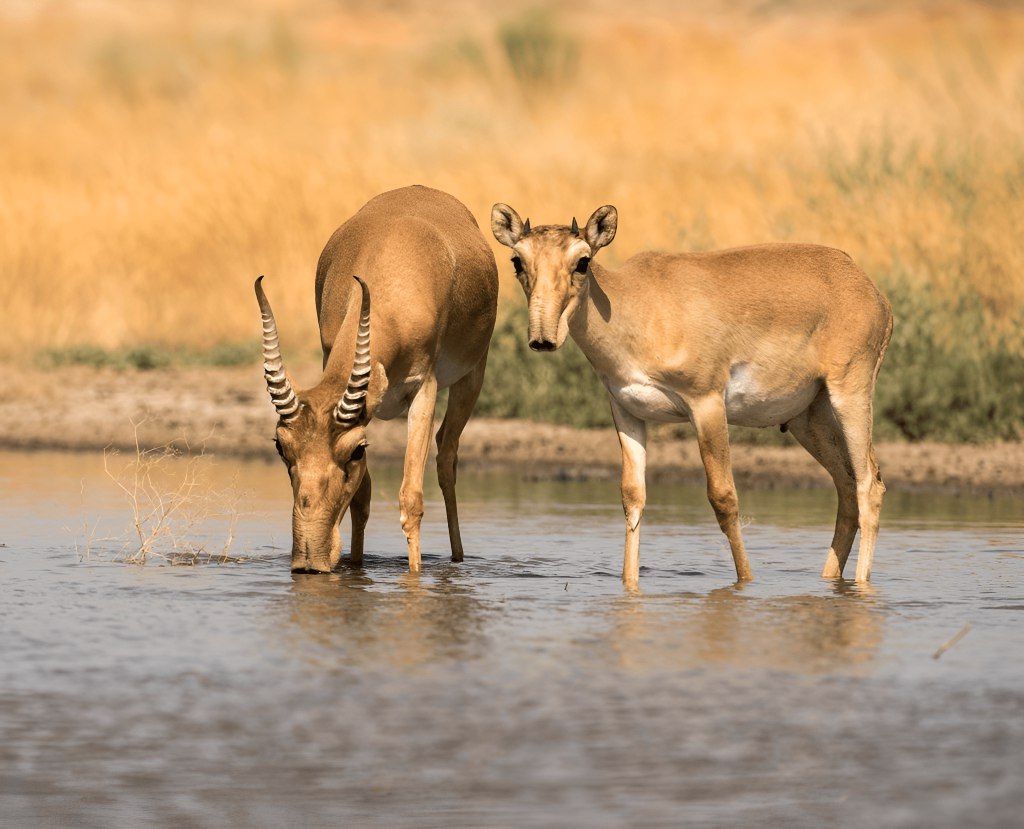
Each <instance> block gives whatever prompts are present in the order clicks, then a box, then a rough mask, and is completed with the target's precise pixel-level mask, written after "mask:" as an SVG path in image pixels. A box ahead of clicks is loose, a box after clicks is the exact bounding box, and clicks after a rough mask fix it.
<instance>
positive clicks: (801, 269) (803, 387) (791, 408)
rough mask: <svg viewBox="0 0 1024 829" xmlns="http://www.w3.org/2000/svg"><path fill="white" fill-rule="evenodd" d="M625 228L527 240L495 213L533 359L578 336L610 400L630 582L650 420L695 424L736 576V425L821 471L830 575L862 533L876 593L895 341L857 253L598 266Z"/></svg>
mask: <svg viewBox="0 0 1024 829" xmlns="http://www.w3.org/2000/svg"><path fill="white" fill-rule="evenodd" d="M617 226H618V213H617V211H616V209H615V208H614V207H612V206H611V205H606V206H604V207H601V208H598V209H597V210H596V211H594V214H593V215H592V216H591V217H590V219H589V221H588V222H587V224H586V227H585V228H584V230H583V231H582V232H580V230H579V228H578V226H577V224H576V220H575V219H573V221H572V226H571V227H570V226H565V225H547V226H544V227H536V228H533V229H531V228H530V220H529V219H527V220H526V222H525V224H524V223H523V221H522V220H521V219H520V217H519V214H518V213H516V211H515V210H513V209H512V208H511V207H509V206H508V205H506V204H496V205H494V208H493V210H492V212H491V229H492V231H493V232H494V236H495V238H496V239H497V240H498V241H499V242H501V243H502V244H503V245H507V246H508V247H510V248H511V249H512V264H513V266H514V267H515V271H516V276H517V277H518V279H519V281H520V283H521V284H522V286H523V290H524V291H525V292H526V296H527V299H528V302H529V318H530V323H529V324H530V328H529V345H530V348H532V349H534V350H536V351H552V350H554V349H556V348H558V347H559V346H561V345H562V343H563V342H565V338H566V336H567V335H568V334H570V333H571V334H572V338H573V339H574V340H575V341H576V343H577V345H579V347H580V349H581V350H582V351H583V353H584V354H585V355H586V357H587V359H588V360H589V361H590V363H591V365H593V367H594V368H595V370H596V371H597V374H598V376H599V377H600V378H601V382H602V383H604V386H605V388H606V389H607V390H608V395H609V398H610V401H611V410H612V418H613V420H614V422H615V429H616V431H617V432H618V436H619V442H620V444H621V447H622V505H623V509H624V510H625V513H626V545H625V555H624V561H623V568H622V577H623V579H624V580H625V581H626V582H627V583H629V584H635V583H636V582H637V581H638V579H639V574H640V519H641V517H642V516H643V511H644V504H645V501H646V497H647V495H646V482H645V476H644V470H645V465H646V457H647V450H646V441H647V425H646V423H647V421H660V422H677V421H684V420H690V421H691V422H692V423H693V425H694V427H695V429H696V431H697V441H698V444H699V446H700V454H701V459H702V461H703V463H704V470H705V472H706V473H707V491H708V499H709V500H710V502H711V506H712V507H713V508H714V511H715V515H716V517H717V518H718V523H719V526H720V527H721V528H722V531H723V532H724V533H725V535H726V537H727V538H728V540H729V546H730V548H731V550H732V557H733V563H734V564H735V566H736V576H737V578H738V579H740V580H746V579H750V578H752V575H753V574H752V572H751V569H750V563H749V561H748V559H747V552H746V549H745V548H744V545H743V537H742V535H741V533H740V524H739V515H738V503H737V499H736V486H735V484H734V482H733V476H732V469H731V467H730V462H729V432H728V424H729V423H735V424H739V425H742V426H775V425H781V426H782V428H783V430H785V429H788V430H789V431H790V432H792V433H793V435H794V437H796V439H797V440H798V441H799V442H800V443H801V444H802V445H803V446H804V448H806V449H807V451H808V452H810V453H811V455H812V456H813V457H814V458H815V459H816V460H817V461H818V462H819V463H820V464H821V465H822V466H823V467H825V469H826V470H827V471H828V472H829V474H830V475H831V476H832V480H833V481H834V482H835V486H836V490H837V492H838V494H839V508H838V514H837V517H836V526H835V534H834V536H833V538H832V546H831V548H830V549H829V551H828V557H827V559H826V562H825V569H824V571H823V572H822V575H823V576H824V577H825V578H838V577H840V576H841V575H842V573H843V567H844V566H845V564H846V559H847V556H848V555H849V553H850V548H851V547H852V545H853V539H854V536H855V534H856V533H857V530H858V529H859V530H860V548H859V550H858V553H857V581H860V582H862V581H867V579H868V578H869V576H870V573H871V559H872V555H873V553H874V548H875V539H876V537H877V534H878V515H879V511H880V509H881V505H882V494H883V493H884V492H885V486H884V485H883V484H882V480H881V477H880V475H879V473H878V464H877V463H876V462H875V454H874V449H873V448H872V444H871V427H872V396H873V393H874V388H875V379H876V378H877V376H878V369H879V367H880V366H881V364H882V357H883V355H884V354H885V349H886V347H887V346H888V344H889V338H890V336H891V335H892V310H891V308H890V307H889V303H888V301H887V300H886V299H885V297H884V296H882V294H881V293H879V291H878V289H877V288H876V287H875V286H874V284H872V282H871V280H870V279H869V278H868V277H867V276H866V275H865V273H864V272H863V271H862V270H860V268H858V267H857V266H856V265H855V264H854V263H853V261H852V260H851V259H850V257H849V256H847V255H846V254H845V253H843V252H842V251H839V250H834V249H832V248H827V247H820V246H816V245H800V244H775V245H757V246H753V247H744V248H735V249H732V250H723V251H715V252H710V253H676V254H671V253H650V252H649V253H640V254H637V255H636V256H633V257H632V258H630V259H629V260H627V261H626V262H625V264H624V265H623V266H622V267H621V268H618V269H617V270H612V269H610V268H603V267H601V266H600V265H599V264H597V263H596V262H594V261H593V257H594V255H595V254H596V253H597V252H598V250H600V249H601V248H602V247H604V246H606V245H607V244H609V243H610V242H611V241H612V239H614V238H615V231H616V228H617Z"/></svg>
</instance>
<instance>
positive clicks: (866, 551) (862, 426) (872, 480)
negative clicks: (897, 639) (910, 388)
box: [829, 383, 885, 582]
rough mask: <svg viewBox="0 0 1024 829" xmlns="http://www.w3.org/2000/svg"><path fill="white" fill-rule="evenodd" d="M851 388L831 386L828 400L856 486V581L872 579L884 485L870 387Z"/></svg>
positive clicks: (850, 384) (860, 385) (857, 385)
mask: <svg viewBox="0 0 1024 829" xmlns="http://www.w3.org/2000/svg"><path fill="white" fill-rule="evenodd" d="M846 385H847V386H848V387H849V386H853V389H852V390H851V391H845V390H844V389H843V388H842V387H839V388H834V387H833V386H831V385H830V386H829V399H830V400H831V402H832V409H833V411H834V412H835V415H836V420H837V421H838V423H839V426H840V428H841V429H842V431H843V437H844V439H845V441H846V448H847V451H848V453H849V460H850V468H851V470H852V472H853V479H854V481H855V483H856V487H857V510H858V526H859V529H860V546H859V547H858V548H857V581H858V582H865V581H868V579H870V578H871V563H872V559H873V558H874V554H875V542H876V540H877V538H878V517H879V514H880V513H881V511H882V496H883V495H884V494H885V484H883V483H882V476H881V475H880V474H879V471H878V463H877V462H876V461H875V450H874V447H873V446H872V445H871V425H872V424H871V421H872V411H871V387H870V385H869V384H867V383H860V384H856V385H855V384H853V383H847V384H846Z"/></svg>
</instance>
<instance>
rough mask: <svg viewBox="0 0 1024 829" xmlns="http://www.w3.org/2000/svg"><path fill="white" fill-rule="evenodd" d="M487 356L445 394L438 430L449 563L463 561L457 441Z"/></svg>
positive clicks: (477, 392)
mask: <svg viewBox="0 0 1024 829" xmlns="http://www.w3.org/2000/svg"><path fill="white" fill-rule="evenodd" d="M486 365H487V355H486V354H484V356H483V357H481V358H480V362H479V363H477V364H476V366H475V367H474V369H473V370H472V371H471V372H470V373H469V374H467V375H466V376H465V377H463V378H462V379H461V380H459V381H458V382H456V383H455V384H454V385H452V387H451V389H449V391H448V408H447V409H446V410H445V413H444V421H442V423H441V428H440V429H438V430H437V482H438V484H440V486H441V494H442V495H443V496H444V508H445V512H446V513H447V514H448V539H449V540H450V541H451V545H452V561H462V558H463V550H462V535H461V533H460V532H459V506H458V502H457V500H456V498H455V480H456V478H457V476H458V468H459V438H460V437H461V436H462V430H463V429H465V428H466V423H467V422H468V421H469V416H470V415H471V414H472V413H473V407H474V406H476V401H477V398H478V397H479V396H480V387H481V386H482V385H483V382H484V370H485V368H486Z"/></svg>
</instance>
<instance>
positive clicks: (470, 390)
mask: <svg viewBox="0 0 1024 829" xmlns="http://www.w3.org/2000/svg"><path fill="white" fill-rule="evenodd" d="M353 275H358V276H359V277H360V278H361V279H362V280H363V281H364V282H365V283H366V285H367V287H368V289H369V294H370V360H371V372H372V373H371V380H370V387H369V391H368V394H367V397H366V408H365V413H364V415H363V417H362V418H361V420H360V422H359V423H357V424H356V425H354V426H352V427H342V426H339V424H338V423H337V422H336V421H335V420H334V417H333V412H334V407H335V405H336V404H337V402H338V400H339V399H340V398H341V396H342V394H343V393H344V391H345V389H346V386H347V383H348V381H349V375H350V373H351V372H352V367H353V361H354V354H355V341H356V329H357V327H358V318H359V309H360V301H361V293H360V291H361V289H360V287H359V285H358V283H357V282H356V281H355V280H354V279H353V278H352V277H353ZM497 296H498V276H497V268H496V266H495V263H494V256H493V254H492V253H491V251H490V248H489V246H488V245H487V243H486V241H485V240H484V238H483V235H482V234H481V233H480V229H479V226H478V225H477V223H476V220H475V219H474V218H473V216H472V214H471V213H470V212H469V211H468V210H467V209H466V208H465V206H464V205H462V204H461V203H460V202H459V201H458V200H456V199H455V198H453V197H452V196H449V195H447V194H446V193H442V192H440V191H438V190H432V189H430V188H426V187H419V186H415V187H406V188H403V189H400V190H393V191H391V192H388V193H384V194H382V195H380V196H377V197H376V198H374V199H371V200H370V201H369V202H368V203H367V204H366V205H364V206H363V207H362V208H361V209H360V210H359V212H358V213H356V214H355V215H354V216H353V217H352V218H351V219H349V220H348V221H347V222H345V223H344V224H343V225H342V226H341V227H340V228H338V230H337V231H335V233H334V234H333V235H332V236H331V238H330V240H329V241H328V243H327V246H326V247H325V248H324V251H323V253H322V254H321V256H320V261H319V264H318V266H317V273H316V308H317V317H318V319H319V323H320V338H321V342H322V347H323V354H324V373H323V377H322V378H321V380H320V382H319V383H318V384H317V385H316V386H314V387H313V388H311V389H308V390H306V391H298V399H299V402H300V409H299V412H298V414H297V415H296V416H295V417H294V419H291V420H288V421H284V420H282V421H281V422H279V424H278V427H277V438H278V441H279V445H280V447H281V454H282V457H283V458H284V461H285V463H286V464H287V466H288V470H289V475H290V477H291V480H292V489H293V494H294V508H293V520H292V570H293V571H316V572H326V571H329V570H331V569H333V568H334V567H335V566H336V565H337V563H338V561H339V559H340V556H341V540H340V538H339V536H338V522H339V521H340V520H341V518H342V517H343V516H344V514H345V511H346V509H348V507H349V505H350V504H351V506H352V526H353V529H352V550H351V558H352V560H353V561H355V562H358V561H360V560H361V559H362V555H363V528H364V527H365V525H366V520H367V516H368V514H369V505H370V489H371V485H370V476H369V472H368V471H367V468H366V453H367V450H366V449H365V446H366V443H367V441H366V430H365V424H366V423H367V422H369V421H370V419H372V418H374V417H378V418H382V419H390V418H393V417H397V416H399V415H401V414H404V413H405V412H406V411H408V412H409V444H408V447H407V451H406V462H405V475H404V478H403V481H402V487H401V491H400V494H399V501H400V508H401V521H402V528H403V530H404V531H405V535H406V538H407V540H408V548H409V549H408V553H409V567H410V569H411V570H413V571H418V570H419V569H420V520H421V518H422V515H423V471H424V466H425V463H426V459H427V444H428V441H429V439H430V434H431V432H432V431H433V423H434V405H435V401H436V395H437V392H438V390H440V389H443V388H448V387H451V392H450V394H449V400H448V409H447V412H446V414H445V418H444V422H443V423H442V426H441V429H440V430H439V432H438V445H439V447H440V451H439V454H438V479H439V481H440V483H441V489H442V493H443V494H444V498H445V506H446V509H447V513H448V529H449V535H450V538H451V542H452V558H453V559H454V560H456V561H461V560H462V557H463V549H462V542H461V539H460V536H459V527H458V512H457V508H456V502H455V467H456V464H457V459H458V442H459V436H460V435H461V433H462V430H463V428H464V426H465V424H466V422H467V420H468V419H469V416H470V413H471V412H472V410H473V406H474V405H475V403H476V399H477V396H478V394H479V392H480V386H481V384H482V382H483V376H484V367H485V364H486V358H487V348H488V345H489V343H490V337H491V332H492V330H493V328H494V319H495V314H496V309H497ZM360 447H364V448H363V449H362V450H360ZM370 451H372V450H370ZM360 452H362V453H363V454H362V457H361V458H360V457H356V458H355V459H353V457H352V456H353V453H356V455H357V456H358V455H359V453H360Z"/></svg>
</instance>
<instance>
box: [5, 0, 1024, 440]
mask: <svg viewBox="0 0 1024 829" xmlns="http://www.w3.org/2000/svg"><path fill="white" fill-rule="evenodd" d="M1021 43H1024V9H1022V8H1019V7H1018V6H1017V5H1016V4H1008V3H996V2H993V3H984V2H963V1H961V2H903V3H883V2H874V0H843V1H842V2H837V3H830V4H819V3H812V2H800V1H799V0H791V1H790V2H786V0H782V2H759V1H758V0H741V2H726V0H696V2H692V3H687V4H677V3H673V2H669V0H634V2H631V3H628V4H627V3H621V2H611V0H579V2H577V3H574V4H572V6H571V7H569V6H562V5H561V4H550V5H547V6H545V5H537V4H536V3H534V2H526V3H520V2H516V0H509V2H506V3H503V4H500V6H498V5H495V6H488V7H487V8H486V9H484V8H482V7H481V5H480V4H477V3H473V2H469V0H437V2H433V3H429V4H428V3H424V2H412V0H391V2H389V3H387V4H377V3H372V2H369V0H244V1H243V0H218V1H217V2H204V3H200V2H197V1H196V0H133V1H132V2H129V1H128V0H65V2H60V3H57V2H44V0H17V1H16V2H15V1H14V0H12V2H8V3H4V4H3V5H2V6H0V106H2V111H3V113H4V118H3V124H2V127H0V307H2V308H3V309H4V311H5V312H6V313H5V319H4V324H3V325H2V326H0V356H2V357H3V358H4V359H6V360H16V361H26V362H31V361H33V360H34V361H36V364H37V365H43V366H47V365H60V364H66V363H76V362H77V363H86V364H90V365H109V366H135V367H140V368H160V367H162V366H166V365H169V364H204V363H206V364H217V365H237V364H245V363H247V362H249V361H252V362H253V364H255V355H256V353H257V350H256V346H255V342H256V336H255V335H256V333H257V331H258V327H259V326H258V319H259V317H258V315H257V313H256V305H255V302H254V300H253V297H252V281H253V279H254V277H255V276H256V275H258V274H261V273H265V274H267V287H268V290H269V291H270V293H271V296H272V297H273V300H274V304H275V310H276V311H277V315H278V319H279V322H280V325H281V329H282V335H283V340H284V346H285V348H286V350H287V352H289V353H291V354H302V355H305V356H306V357H307V358H309V357H310V356H311V355H312V353H313V352H314V351H315V349H316V345H317V330H316V325H315V318H314V310H313V291H312V286H313V271H314V267H315V263H316V260H317V257H318V255H319V253H320V250H321V248H322V246H323V244H324V242H325V241H326V239H327V237H328V236H329V235H330V233H331V231H332V230H333V229H334V228H335V227H336V226H337V225H338V224H339V223H340V222H341V221H343V220H344V219H345V218H346V217H348V216H349V215H351V214H352V213H353V212H354V211H355V210H357V209H358V208H359V207H360V206H361V205H362V204H363V203H364V202H365V201H366V200H367V199H369V198H370V197H372V196H373V195H375V194H377V193H379V192H382V191H384V190H387V189H391V188H393V187H399V186H403V185H406V184H411V183H422V184H428V185H431V186H434V187H438V188H440V189H443V190H447V191H449V192H451V193H453V194H454V195H456V196H457V197H458V198H460V199H461V200H462V201H464V202H465V203H466V204H467V206H468V207H469V208H470V210H471V211H472V212H473V213H474V214H475V215H476V216H477V219H478V221H479V222H480V223H481V225H482V227H483V228H484V229H485V235H486V236H487V237H488V239H490V233H489V231H488V230H487V228H488V226H489V220H488V217H489V212H490V206H491V204H492V203H493V202H495V201H506V202H508V203H510V204H512V205H514V206H515V207H516V208H517V209H519V210H520V212H521V213H522V214H523V215H524V217H525V216H527V215H529V216H530V217H531V218H532V219H533V222H534V224H537V223H547V222H568V221H569V220H570V219H571V218H572V216H573V215H576V216H578V217H580V218H581V219H584V218H586V216H587V215H589V213H590V211H591V210H593V209H594V208H595V207H597V206H598V205H601V204H605V203H609V202H610V203H614V204H615V205H616V206H617V207H618V209H619V214H620V217H621V218H620V225H619V233H618V236H617V238H616V240H615V242H614V244H613V245H612V246H611V247H610V248H608V249H607V250H606V251H604V252H602V255H601V256H602V260H603V261H604V262H605V264H608V265H613V266H614V265H615V264H616V263H617V262H621V261H622V260H623V259H625V258H627V257H628V256H629V255H630V254H632V253H635V252H637V251H639V250H643V249H648V248H658V249H679V250H682V249H690V250H706V249H709V248H716V247H727V246H730V245H739V244H749V243H753V242H762V241H783V240H794V241H796V240H799V241H807V242H819V243H823V244H828V245H833V246H835V247H839V248H842V249H843V250H845V251H847V252H848V253H850V254H851V255H852V256H853V258H854V259H855V260H856V261H857V262H858V263H859V264H860V265H861V266H862V267H863V268H864V269H865V270H867V272H868V273H869V274H871V275H872V277H873V278H874V279H875V280H876V281H877V282H878V283H879V284H880V285H881V286H882V288H883V289H884V290H885V291H886V293H887V294H888V295H889V297H890V299H891V300H892V302H893V305H894V309H895V313H896V329H895V334H894V338H893V343H892V346H891V348H890V350H889V354H888V357H887V359H886V363H885V365H884V367H883V370H882V374H881V377H880V381H879V390H878V397H877V402H876V421H877V427H878V432H879V435H880V436H881V437H884V438H900V437H902V438H907V439H914V440H916V439H923V438H930V439H941V440H952V441H972V440H989V439H997V438H999V439H1021V438H1022V437H1024V435H1022V425H1021V424H1022V423H1024V310H1022V309H1024V245H1022V244H1021V241H1020V238H1021V236H1020V229H1021V228H1022V227H1024V50H1022V49H1021V48H1020V44H1021ZM494 248H495V252H496V255H497V257H498V262H499V269H500V271H501V274H502V282H503V291H502V304H501V309H500V318H499V325H498V330H497V331H496V334H495V339H494V343H493V346H492V357H491V364H490V368H489V378H488V382H487V384H486V386H485V390H484V394H483V397H482V399H481V404H480V411H482V412H484V413H489V414H495V415H505V416H519V417H530V418H535V419H546V420H555V421H560V422H568V423H573V424H577V425H593V424H601V423H608V422H610V417H609V415H608V411H607V404H606V402H605V400H604V396H603V392H602V391H601V389H600V388H599V386H598V384H597V382H596V380H595V378H594V377H593V373H592V372H591V370H590V369H589V366H588V365H587V364H586V361H585V360H584V359H583V357H582V355H580V354H579V352H578V350H576V349H575V347H571V348H567V349H566V350H564V351H563V352H559V353H557V354H554V355H535V354H531V353H528V351H527V350H526V348H525V336H524V332H525V315H524V313H523V305H524V301H523V297H522V295H521V292H520V291H519V289H518V286H516V285H515V283H514V280H513V279H512V273H511V267H510V266H509V265H508V262H507V260H508V252H507V250H505V249H502V248H499V246H498V245H497V243H494ZM772 434H776V433H772ZM746 439H750V440H754V439H778V438H772V437H770V436H769V435H768V433H767V432H764V433H754V434H753V435H752V436H746Z"/></svg>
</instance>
